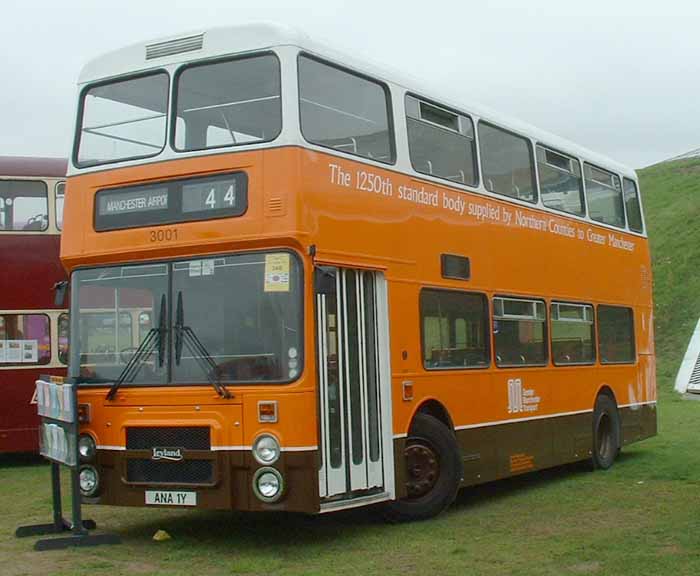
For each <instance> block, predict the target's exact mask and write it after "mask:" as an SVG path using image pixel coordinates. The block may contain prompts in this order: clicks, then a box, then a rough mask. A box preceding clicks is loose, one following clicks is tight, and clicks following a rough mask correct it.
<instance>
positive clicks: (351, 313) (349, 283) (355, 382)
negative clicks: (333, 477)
mask: <svg viewBox="0 0 700 576" xmlns="http://www.w3.org/2000/svg"><path fill="white" fill-rule="evenodd" d="M345 294H346V297H347V308H346V309H347V319H346V320H347V334H348V382H347V386H348V389H349V391H350V419H351V430H350V431H351V435H352V463H353V464H361V463H362V452H363V450H362V396H361V391H360V355H359V345H358V344H359V327H358V323H357V310H358V302H357V274H356V273H355V271H353V270H347V271H346V273H345Z"/></svg>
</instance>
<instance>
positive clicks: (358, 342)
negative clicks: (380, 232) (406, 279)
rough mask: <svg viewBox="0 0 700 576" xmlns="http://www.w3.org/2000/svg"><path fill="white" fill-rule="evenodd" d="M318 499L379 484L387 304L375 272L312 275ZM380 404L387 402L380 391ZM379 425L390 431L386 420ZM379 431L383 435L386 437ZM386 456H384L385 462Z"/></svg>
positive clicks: (323, 270) (351, 494) (329, 269)
mask: <svg viewBox="0 0 700 576" xmlns="http://www.w3.org/2000/svg"><path fill="white" fill-rule="evenodd" d="M316 305H317V329H318V348H319V350H318V371H319V403H320V416H321V419H320V424H321V426H320V434H321V442H320V450H321V458H322V462H321V468H320V472H319V491H320V496H321V497H322V498H331V497H337V496H338V495H343V494H344V495H346V496H347V497H348V498H351V497H357V496H362V495H369V494H371V493H372V492H373V491H375V490H381V489H382V488H383V487H384V485H385V477H384V476H385V474H384V452H386V449H384V446H386V444H385V442H384V441H383V439H382V430H383V428H382V424H383V422H382V413H383V412H384V413H385V414H386V411H383V410H382V406H381V400H382V392H383V391H384V390H388V389H389V388H388V387H386V388H385V387H383V386H382V385H381V382H383V381H384V379H385V378H388V370H387V369H386V368H387V367H388V359H387V360H386V362H385V359H383V358H382V355H388V343H387V342H385V341H384V340H385V339H386V335H385V332H386V331H385V330H383V329H382V327H385V326H386V318H381V316H386V314H387V306H386V289H385V283H384V276H383V274H381V273H379V272H370V271H365V270H351V269H347V268H334V267H323V268H318V269H317V270H316ZM385 395H386V397H385V398H384V402H385V403H386V402H388V401H389V397H388V392H385ZM386 422H387V424H386V426H385V427H388V428H390V423H389V422H390V421H389V420H386ZM385 432H386V431H385ZM390 456H391V455H389V457H390Z"/></svg>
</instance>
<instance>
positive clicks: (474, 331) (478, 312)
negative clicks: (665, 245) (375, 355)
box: [420, 290, 489, 370]
mask: <svg viewBox="0 0 700 576" xmlns="http://www.w3.org/2000/svg"><path fill="white" fill-rule="evenodd" d="M420 306H421V323H422V329H423V365H424V366H425V368H427V369H428V370H438V369H449V368H451V369H458V368H474V367H485V366H488V363H489V347H488V304H487V301H486V297H485V296H484V295H483V294H473V293H467V292H453V291H448V290H423V292H421V297H420Z"/></svg>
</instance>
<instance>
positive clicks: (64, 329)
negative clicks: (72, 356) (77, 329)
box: [58, 313, 70, 365]
mask: <svg viewBox="0 0 700 576" xmlns="http://www.w3.org/2000/svg"><path fill="white" fill-rule="evenodd" d="M69 329H70V322H69V319H68V314H66V313H63V314H61V315H60V316H59V317H58V361H59V362H60V363H61V364H66V365H67V364H68V334H69Z"/></svg>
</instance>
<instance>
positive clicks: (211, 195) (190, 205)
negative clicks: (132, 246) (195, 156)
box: [95, 172, 248, 232]
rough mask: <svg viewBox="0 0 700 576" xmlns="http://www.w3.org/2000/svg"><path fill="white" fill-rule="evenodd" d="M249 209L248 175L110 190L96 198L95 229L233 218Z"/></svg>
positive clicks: (223, 175) (185, 180) (238, 173)
mask: <svg viewBox="0 0 700 576" xmlns="http://www.w3.org/2000/svg"><path fill="white" fill-rule="evenodd" d="M247 208H248V176H247V174H246V173H245V172H233V173H229V174H220V175H216V176H207V177H202V178H188V179H181V180H169V181H167V182H158V183H157V184H145V185H142V186H128V187H123V188H111V189H107V190H100V191H99V192H98V193H97V194H96V196H95V230H97V231H98V232H102V231H106V230H120V229H124V228H137V227H141V226H156V225H159V224H174V223H177V222H191V221H194V220H209V219H214V218H230V217H234V216H241V215H242V214H244V213H245V211H246V210H247Z"/></svg>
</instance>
